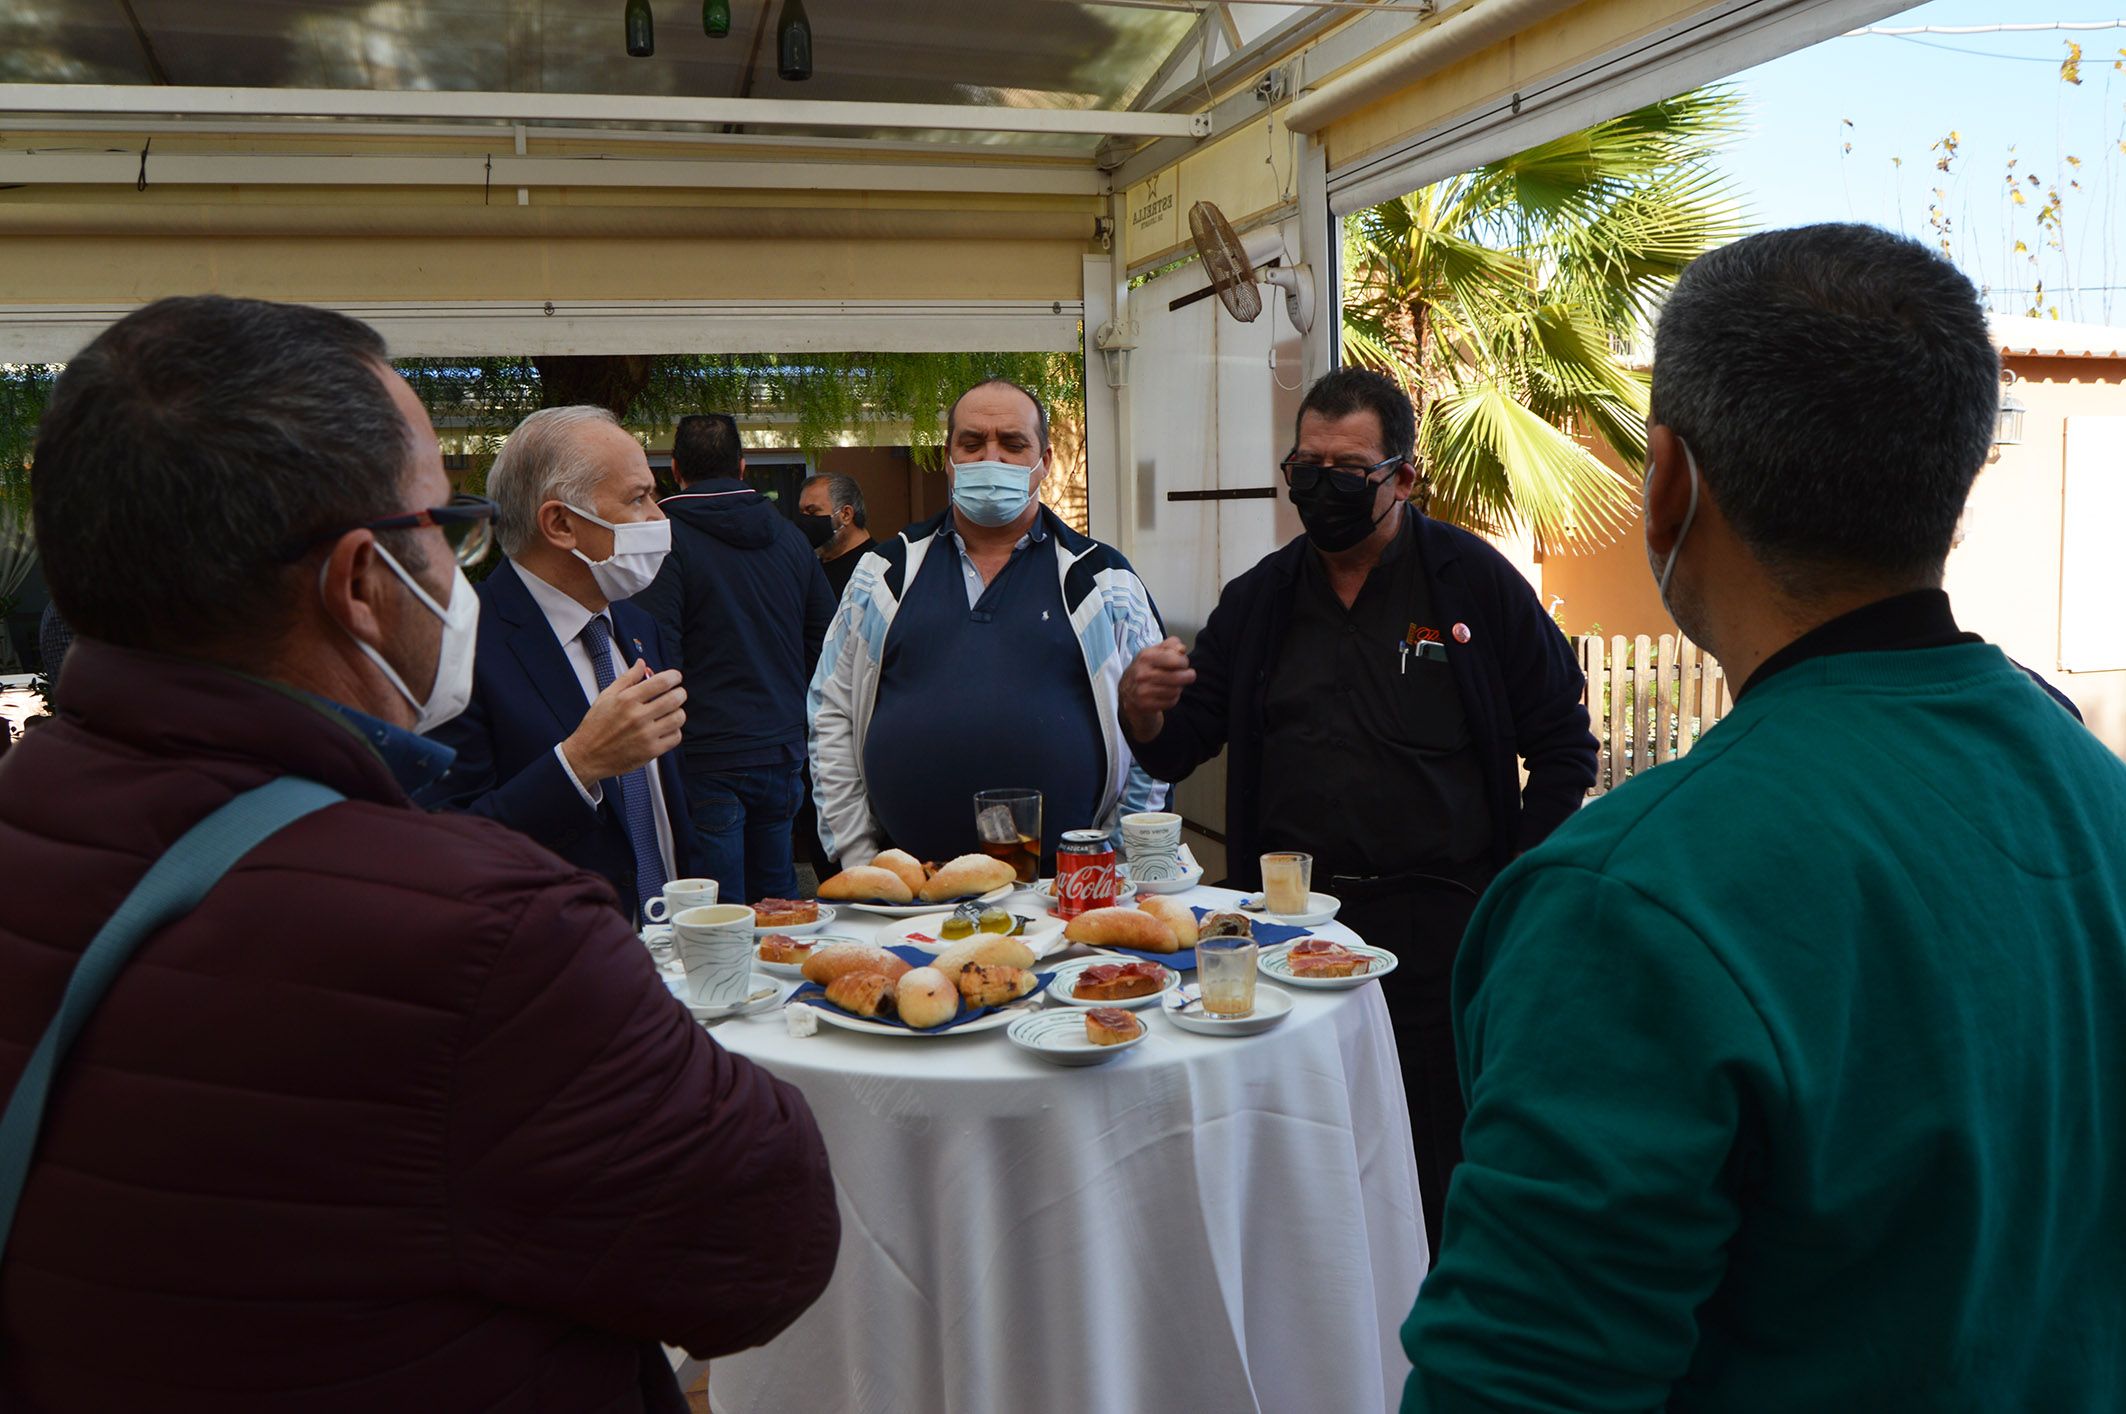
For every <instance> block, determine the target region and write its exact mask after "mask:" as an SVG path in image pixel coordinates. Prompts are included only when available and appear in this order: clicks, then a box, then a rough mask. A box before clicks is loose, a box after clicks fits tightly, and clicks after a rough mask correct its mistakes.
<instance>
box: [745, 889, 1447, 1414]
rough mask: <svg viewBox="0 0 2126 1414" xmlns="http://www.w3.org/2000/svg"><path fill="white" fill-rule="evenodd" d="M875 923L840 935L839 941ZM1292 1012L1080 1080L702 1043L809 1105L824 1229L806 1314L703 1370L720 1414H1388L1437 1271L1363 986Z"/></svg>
mask: <svg viewBox="0 0 2126 1414" xmlns="http://www.w3.org/2000/svg"><path fill="white" fill-rule="evenodd" d="M1180 897H1181V900H1182V901H1183V902H1185V903H1190V904H1194V905H1200V906H1212V905H1225V904H1229V903H1230V902H1231V901H1232V900H1233V899H1235V898H1237V897H1239V896H1238V895H1236V894H1233V893H1232V892H1230V891H1228V890H1223V889H1208V888H1197V889H1192V890H1190V891H1189V892H1188V893H1187V894H1184V895H1181V896H1180ZM1013 906H1014V907H1017V908H1018V909H1019V911H1021V912H1026V911H1029V910H1030V909H1038V908H1039V905H1038V904H1036V903H1033V902H1031V897H1030V895H1020V896H1018V897H1017V898H1015V899H1014V900H1013ZM884 921H885V920H881V919H877V918H874V917H873V916H872V915H868V914H864V913H861V912H858V911H856V910H852V909H844V910H843V912H842V914H841V917H840V918H839V919H838V920H837V921H836V923H835V925H834V927H833V929H832V931H833V932H835V933H837V934H845V935H849V936H856V937H865V936H868V935H869V934H870V933H871V932H873V931H875V929H876V928H877V926H878V925H879V924H880V923H882V922H884ZM1313 931H1314V932H1316V933H1317V934H1320V935H1322V936H1325V937H1341V938H1343V939H1344V940H1346V941H1350V940H1352V939H1353V937H1354V935H1353V934H1351V933H1350V931H1349V930H1348V929H1343V928H1339V927H1335V926H1329V927H1323V928H1318V929H1315V930H1313ZM1052 961H1053V959H1045V960H1044V961H1043V964H1042V965H1043V966H1044V967H1045V966H1047V965H1049V964H1050V963H1051V962H1052ZM1260 985H1262V986H1264V987H1271V986H1274V985H1276V984H1273V983H1271V982H1269V981H1268V980H1267V979H1264V980H1262V982H1261V984H1260ZM1288 990H1289V995H1290V996H1291V997H1292V999H1293V1002H1294V1006H1293V1009H1292V1014H1291V1015H1290V1016H1289V1017H1287V1018H1286V1019H1285V1020H1284V1021H1283V1022H1282V1023H1280V1024H1279V1025H1278V1026H1276V1027H1275V1028H1273V1029H1272V1030H1270V1031H1267V1032H1265V1033H1263V1034H1261V1035H1258V1036H1252V1037H1244V1038H1232V1037H1208V1036H1199V1035H1194V1034H1191V1033H1189V1032H1185V1031H1182V1030H1181V1029H1179V1028H1178V1027H1176V1026H1175V1025H1174V1024H1173V1023H1172V1022H1171V1021H1169V1020H1168V1019H1167V1018H1166V1017H1165V1016H1164V1015H1163V1014H1160V1013H1159V1012H1158V1009H1157V1008H1156V1007H1152V1008H1147V1009H1146V1010H1144V1011H1142V1012H1140V1013H1139V1015H1140V1016H1141V1017H1143V1018H1144V1019H1145V1023H1146V1026H1147V1027H1148V1029H1149V1031H1150V1033H1151V1034H1150V1035H1149V1036H1148V1037H1147V1038H1146V1039H1145V1041H1144V1042H1143V1044H1141V1045H1139V1046H1136V1047H1133V1048H1132V1049H1131V1050H1130V1051H1129V1052H1127V1053H1125V1054H1123V1055H1121V1056H1118V1057H1117V1058H1116V1059H1114V1060H1113V1061H1111V1062H1109V1063H1107V1064H1104V1065H1098V1066H1092V1067H1088V1068H1084V1069H1066V1068H1063V1067H1058V1066H1052V1065H1049V1064H1048V1063H1046V1062H1044V1061H1040V1060H1037V1059H1035V1058H1034V1057H1032V1056H1029V1055H1027V1054H1025V1053H1023V1052H1022V1051H1020V1050H1019V1049H1018V1048H1017V1047H1015V1046H1013V1045H1012V1044H1011V1043H1010V1042H1008V1041H1007V1040H1006V1039H1005V1038H1004V1033H1003V1032H1002V1030H995V1031H987V1032H979V1033H975V1034H973V1035H944V1036H939V1037H934V1038H928V1039H908V1040H898V1039H889V1038H884V1037H872V1036H863V1035H857V1034H853V1033H850V1032H847V1031H842V1030H837V1029H835V1028H833V1027H829V1026H826V1025H822V1026H821V1027H820V1028H819V1031H818V1034H816V1035H813V1036H809V1037H803V1038H796V1037H792V1036H791V1035H789V1033H788V1028H787V1026H786V1025H785V1022H784V1018H783V1016H782V1014H781V1013H780V1012H779V1011H778V1012H771V1013H768V1014H765V1015H761V1016H754V1017H745V1018H739V1019H736V1020H732V1021H726V1022H723V1023H720V1024H718V1025H717V1026H716V1027H715V1028H714V1033H713V1034H714V1035H715V1037H716V1039H717V1041H718V1042H720V1043H721V1044H722V1045H724V1046H725V1047H726V1048H728V1049H729V1050H731V1051H733V1052H735V1053H737V1054H739V1055H743V1056H747V1057H749V1058H751V1059H752V1060H754V1061H757V1062H759V1063H760V1064H761V1065H764V1066H766V1067H767V1068H768V1069H769V1070H770V1071H772V1072H774V1073H775V1074H776V1075H778V1076H780V1077H781V1078H783V1079H785V1080H788V1081H790V1082H791V1083H792V1084H794V1085H796V1086H797V1087H798V1088H799V1089H800V1090H802V1091H803V1092H804V1095H805V1098H806V1099H807V1100H808V1101H809V1102H810V1103H811V1106H812V1110H813V1113H814V1114H815V1115H817V1116H818V1119H819V1125H820V1129H821V1130H822V1132H823V1133H824V1134H825V1135H826V1140H827V1150H828V1153H829V1155H830V1157H831V1159H832V1161H833V1165H834V1176H835V1186H836V1189H837V1191H838V1193H839V1195H840V1200H841V1215H842V1247H841V1256H840V1260H839V1263H838V1265H837V1266H836V1268H835V1272H834V1279H833V1281H832V1283H831V1284H830V1285H829V1286H828V1288H827V1291H826V1293H825V1295H823V1296H822V1297H821V1298H820V1300H819V1302H818V1303H817V1304H816V1305H814V1306H813V1307H812V1308H811V1310H809V1311H807V1312H806V1313H805V1314H804V1315H803V1316H802V1317H801V1318H799V1320H798V1321H797V1323H796V1324H795V1325H794V1326H792V1327H791V1328H790V1329H789V1330H788V1331H786V1332H784V1333H783V1334H782V1335H781V1336H780V1337H779V1338H777V1339H776V1340H774V1341H773V1342H771V1343H770V1344H768V1345H766V1346H764V1347H761V1348H760V1349H757V1350H752V1351H748V1352H746V1353H744V1354H742V1355H737V1356H732V1357H728V1358H724V1359H719V1360H717V1361H716V1362H714V1365H713V1366H712V1368H711V1371H710V1377H709V1378H710V1391H709V1394H710V1402H711V1404H712V1405H713V1407H714V1408H715V1409H716V1410H717V1411H718V1414H753V1411H761V1414H766V1412H767V1411H787V1410H798V1409H802V1410H808V1411H818V1414H826V1411H835V1410H847V1411H852V1414H894V1411H901V1414H948V1412H949V1411H965V1414H993V1411H1002V1410H1008V1409H1056V1410H1072V1411H1081V1410H1082V1411H1115V1414H1125V1411H1136V1410H1144V1409H1156V1408H1174V1409H1214V1410H1218V1411H1220V1414H1234V1412H1235V1411H1242V1410H1267V1411H1286V1410H1326V1409H1334V1410H1338V1411H1359V1410H1375V1409H1392V1408H1394V1407H1395V1405H1396V1403H1397V1401H1398V1400H1399V1399H1400V1398H1401V1394H1402V1387H1403V1379H1404V1376H1405V1375H1406V1374H1407V1373H1408V1372H1409V1368H1410V1366H1409V1362H1408V1360H1406V1359H1405V1358H1404V1356H1403V1353H1402V1349H1401V1346H1400V1344H1399V1343H1398V1341H1397V1329H1398V1327H1399V1326H1400V1325H1401V1323H1402V1320H1403V1318H1404V1316H1405V1315H1407V1314H1408V1312H1409V1310H1410V1306H1411V1303H1412V1302H1413V1301H1414V1300H1415V1298H1416V1296H1417V1287H1418V1282H1419V1281H1420V1280H1421V1279H1422V1278H1423V1276H1424V1273H1425V1268H1426V1248H1425V1235H1424V1223H1423V1219H1422V1217H1421V1215H1420V1208H1419V1205H1418V1190H1417V1168H1416V1164H1415V1161H1414V1159H1413V1157H1412V1150H1411V1142H1410V1123H1409V1118H1408V1113H1407V1111H1406V1109H1405V1107H1404V1101H1403V1087H1402V1076H1401V1071H1400V1069H1399V1068H1398V1066H1397V1063H1396V1055H1395V1041H1394V1038H1393V1035H1392V1034H1391V1032H1390V1030H1389V1026H1388V1013H1387V1008H1386V1007H1385V1005H1384V1004H1383V1003H1382V1001H1381V995H1380V988H1379V987H1377V986H1370V985H1369V986H1362V987H1359V988H1356V989H1353V990H1349V991H1321V990H1313V989H1298V988H1292V989H1288ZM760 1220H761V1222H762V1223H763V1224H765V1225H770V1226H772V1225H773V1224H774V1223H775V1221H776V1215H775V1214H774V1213H773V1212H764V1213H762V1214H761V1215H760Z"/></svg>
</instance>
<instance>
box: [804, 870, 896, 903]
mask: <svg viewBox="0 0 2126 1414" xmlns="http://www.w3.org/2000/svg"><path fill="white" fill-rule="evenodd" d="M819 896H820V897H821V898H826V899H841V900H845V901H847V902H849V903H913V902H915V892H914V890H912V889H910V888H909V887H908V881H907V880H905V879H903V878H902V877H901V876H900V875H898V874H896V873H894V872H893V871H892V870H891V869H881V868H879V867H877V866H876V865H871V864H860V865H858V866H857V867H856V868H854V869H844V870H842V872H841V873H839V874H836V875H835V876H834V877H833V878H831V879H828V880H826V881H824V882H823V883H821V884H820V886H819Z"/></svg>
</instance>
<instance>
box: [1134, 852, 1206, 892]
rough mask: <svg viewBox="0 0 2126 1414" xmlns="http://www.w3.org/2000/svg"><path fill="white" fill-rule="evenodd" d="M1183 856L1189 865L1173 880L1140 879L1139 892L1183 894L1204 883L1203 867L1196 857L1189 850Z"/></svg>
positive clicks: (1138, 882)
mask: <svg viewBox="0 0 2126 1414" xmlns="http://www.w3.org/2000/svg"><path fill="white" fill-rule="evenodd" d="M1181 854H1182V857H1183V858H1184V859H1186V860H1187V861H1188V863H1187V865H1186V866H1185V867H1184V868H1183V869H1182V871H1181V872H1180V873H1179V874H1177V875H1175V876H1174V877H1173V878H1171V879H1139V880H1137V892H1138V893H1140V894H1183V893H1187V892H1188V891H1189V890H1190V889H1193V888H1195V887H1196V885H1198V884H1200V883H1202V882H1203V866H1202V865H1201V864H1198V863H1197V862H1196V860H1195V856H1193V855H1191V854H1190V853H1189V852H1188V851H1187V850H1185V849H1184V850H1182V851H1181Z"/></svg>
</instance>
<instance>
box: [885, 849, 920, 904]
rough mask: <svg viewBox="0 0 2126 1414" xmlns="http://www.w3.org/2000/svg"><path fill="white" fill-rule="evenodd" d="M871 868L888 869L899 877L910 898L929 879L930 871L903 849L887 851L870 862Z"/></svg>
mask: <svg viewBox="0 0 2126 1414" xmlns="http://www.w3.org/2000/svg"><path fill="white" fill-rule="evenodd" d="M871 867H872V868H873V869H888V870H891V871H892V872H893V873H895V874H897V875H899V876H900V880H901V882H902V883H904V884H906V885H907V886H908V892H909V894H910V896H913V895H914V893H915V891H916V890H917V889H920V888H922V887H923V884H924V883H925V882H926V881H927V880H928V879H929V878H930V871H929V870H927V869H925V868H924V867H923V861H922V860H920V859H917V858H916V857H915V856H914V855H912V854H910V853H909V852H908V851H907V850H905V849H889V850H887V851H886V852H885V853H884V854H882V855H880V856H879V857H878V858H876V859H874V860H872V861H871Z"/></svg>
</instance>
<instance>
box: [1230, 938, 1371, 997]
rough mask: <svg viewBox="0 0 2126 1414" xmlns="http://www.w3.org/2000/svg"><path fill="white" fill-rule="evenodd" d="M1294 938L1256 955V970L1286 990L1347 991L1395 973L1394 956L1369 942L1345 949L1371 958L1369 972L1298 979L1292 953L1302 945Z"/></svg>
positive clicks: (1258, 994) (1347, 945) (1348, 945)
mask: <svg viewBox="0 0 2126 1414" xmlns="http://www.w3.org/2000/svg"><path fill="white" fill-rule="evenodd" d="M1301 941H1302V940H1301V939H1299V938H1294V939H1293V940H1292V941H1291V942H1289V943H1280V944H1278V945H1277V946H1276V947H1272V948H1264V949H1263V950H1262V951H1261V952H1259V953H1257V954H1256V955H1255V970H1256V971H1257V972H1259V973H1261V974H1262V975H1263V976H1265V977H1267V978H1269V979H1270V980H1271V981H1273V982H1281V983H1283V984H1284V985H1285V986H1287V987H1313V988H1317V989H1319V990H1321V991H1324V992H1347V991H1349V990H1350V989H1351V988H1353V987H1363V986H1365V985H1366V983H1368V982H1374V981H1378V980H1379V979H1381V978H1383V977H1385V976H1387V975H1388V974H1389V973H1391V972H1393V971H1394V970H1395V963H1396V957H1395V954H1394V953H1392V952H1389V951H1388V950H1387V949H1386V948H1376V947H1373V946H1372V945H1370V944H1367V943H1345V944H1344V946H1345V947H1346V948H1349V949H1350V950H1351V951H1352V952H1355V953H1357V954H1358V955H1359V956H1360V957H1366V958H1371V959H1372V964H1371V965H1370V966H1369V967H1368V968H1367V970H1366V971H1364V972H1361V973H1358V974H1357V975H1356V976H1352V977H1295V976H1293V975H1292V964H1291V956H1290V954H1291V951H1292V948H1293V945H1294V944H1296V943H1299V942H1301ZM1260 995H1261V994H1260V993H1259V992H1258V993H1257V996H1260Z"/></svg>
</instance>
